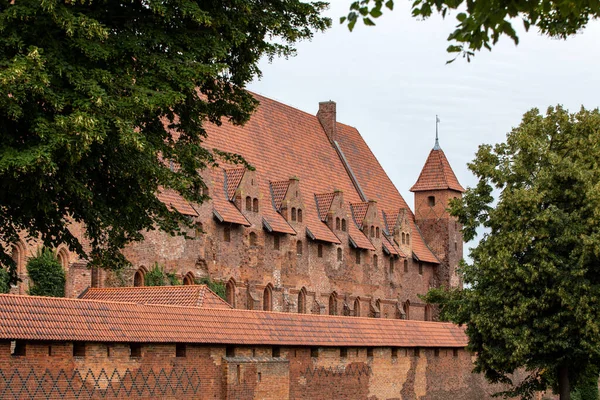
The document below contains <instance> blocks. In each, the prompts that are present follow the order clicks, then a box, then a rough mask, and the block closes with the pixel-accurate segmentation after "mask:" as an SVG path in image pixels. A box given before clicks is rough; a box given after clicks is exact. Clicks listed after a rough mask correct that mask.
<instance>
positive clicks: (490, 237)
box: [427, 106, 600, 398]
mask: <svg viewBox="0 0 600 400" xmlns="http://www.w3.org/2000/svg"><path fill="white" fill-rule="evenodd" d="M599 160H600V112H599V111H598V109H596V110H593V111H588V110H585V109H583V108H582V109H581V110H580V111H579V112H577V113H574V114H570V113H569V112H567V111H566V110H564V109H563V108H562V107H561V106H557V107H550V108H549V109H548V111H547V112H546V115H541V114H540V113H539V111H538V110H537V109H533V110H531V111H529V112H527V113H526V114H525V115H524V116H523V120H522V122H521V124H520V125H519V126H518V127H516V128H514V129H513V130H512V132H510V133H509V134H508V135H507V139H506V142H504V143H501V144H498V145H495V146H490V145H482V146H480V148H479V150H478V152H477V155H476V158H475V160H473V162H471V163H470V164H469V169H470V170H471V171H472V172H473V173H474V174H475V175H476V176H477V178H478V183H477V185H476V186H475V187H473V188H469V189H468V190H467V191H466V193H465V195H464V197H463V198H462V199H457V200H454V201H453V202H452V203H451V207H450V212H451V214H452V215H454V216H456V217H458V220H459V221H460V223H461V224H463V226H464V230H463V233H464V237H465V240H467V241H468V240H470V239H472V238H473V237H474V236H475V233H476V230H477V229H478V228H480V227H481V228H484V230H485V233H484V234H483V237H482V238H481V240H480V242H479V244H478V245H477V246H476V247H475V248H473V249H471V251H470V257H471V259H472V263H470V264H469V263H463V264H462V265H461V273H462V275H463V279H464V282H465V285H466V288H465V289H464V290H454V291H448V292H446V291H444V290H434V291H432V292H430V293H429V294H428V295H427V300H428V301H430V302H435V303H439V304H441V305H442V306H441V314H442V317H443V318H445V319H447V320H450V321H453V322H455V323H459V324H465V325H466V326H467V328H466V332H467V335H468V336H469V347H470V349H471V350H472V351H473V352H475V353H477V355H478V357H477V361H476V368H475V370H476V371H477V372H483V373H484V374H485V376H486V377H487V378H488V379H489V380H490V381H492V382H504V383H513V382H511V379H510V374H511V373H512V372H513V371H515V370H516V369H519V368H525V369H526V370H527V371H529V377H528V378H527V379H526V380H525V381H523V382H521V383H518V384H517V383H515V386H514V387H513V390H511V391H509V392H507V394H511V395H520V396H522V397H523V398H530V396H531V395H532V393H533V392H534V391H536V390H542V389H545V388H546V387H554V388H555V387H556V382H557V379H556V377H557V371H558V368H559V367H561V366H562V367H567V368H568V370H569V377H570V379H571V381H572V382H573V384H575V385H577V383H578V382H579V381H580V380H581V379H582V376H584V375H585V373H586V371H589V370H590V369H593V370H596V371H597V366H598V365H600V321H599V320H598V318H597V316H598V315H600V302H599V300H600V165H599V162H600V161H599ZM494 193H499V195H498V196H497V198H495V196H494ZM494 201H497V203H496V204H494Z"/></svg>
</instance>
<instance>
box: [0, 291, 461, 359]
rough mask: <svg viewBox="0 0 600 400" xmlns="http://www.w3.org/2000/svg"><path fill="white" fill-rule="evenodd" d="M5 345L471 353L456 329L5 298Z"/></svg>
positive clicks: (1, 333)
mask: <svg viewBox="0 0 600 400" xmlns="http://www.w3.org/2000/svg"><path fill="white" fill-rule="evenodd" d="M0 320H1V321H2V324H0V339H10V340H15V339H16V340H20V339H22V340H45V341H56V340H60V341H90V342H121V343H122V342H130V343H198V344H200V343H212V344H237V345H280V346H333V347H338V346H357V347H358V346H382V347H389V346H391V347H394V346H396V347H460V348H462V347H465V346H466V345H467V337H466V335H465V333H464V328H461V327H458V326H456V325H453V324H449V323H441V322H426V321H413V320H396V319H380V318H357V317H341V316H329V315H310V314H294V313H277V312H265V311H250V310H236V309H209V308H198V307H178V306H165V305H147V304H134V303H116V302H107V301H97V300H82V299H63V298H52V297H34V296H18V295H9V294H4V295H0Z"/></svg>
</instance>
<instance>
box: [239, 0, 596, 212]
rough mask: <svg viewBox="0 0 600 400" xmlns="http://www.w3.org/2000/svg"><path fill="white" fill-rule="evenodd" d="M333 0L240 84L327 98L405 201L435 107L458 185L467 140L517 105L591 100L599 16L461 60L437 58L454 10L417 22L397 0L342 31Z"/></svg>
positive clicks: (344, 7)
mask: <svg viewBox="0 0 600 400" xmlns="http://www.w3.org/2000/svg"><path fill="white" fill-rule="evenodd" d="M333 3H334V4H332V7H331V9H330V10H329V12H328V15H329V16H331V17H332V18H333V20H334V21H333V27H332V28H331V29H330V30H328V31H327V32H325V33H323V34H317V35H316V36H315V38H314V39H313V40H312V41H311V42H305V43H301V44H299V45H298V46H297V49H298V55H297V56H296V57H293V58H290V59H288V60H285V59H278V60H275V61H274V62H273V63H272V64H269V63H267V62H264V63H263V64H262V71H263V77H262V79H261V80H258V81H255V82H253V83H252V84H251V85H250V86H249V88H250V89H251V90H253V91H255V92H258V93H260V94H262V95H264V96H266V97H270V98H272V99H275V100H278V101H281V102H283V103H285V104H288V105H291V106H293V107H296V108H299V109H301V110H304V111H307V112H310V113H312V114H316V112H317V109H318V103H319V101H325V100H333V101H335V102H337V115H338V121H340V122H343V123H346V124H348V125H352V126H354V127H356V128H358V130H359V131H360V132H361V134H362V136H363V137H364V138H365V140H366V142H367V143H368V145H369V146H370V147H371V150H372V151H373V152H374V153H375V156H376V157H377V158H378V159H379V162H380V163H381V164H382V165H383V168H384V169H385V170H386V172H387V173H388V175H389V176H390V178H391V179H392V181H393V182H394V183H395V185H396V187H397V188H398V189H399V190H400V192H401V193H402V195H403V196H404V198H405V199H406V201H407V202H408V204H409V205H411V207H412V206H413V196H412V193H410V192H409V188H410V187H411V186H412V185H413V184H414V182H415V181H416V179H417V177H418V175H419V172H420V170H421V168H422V166H423V164H424V162H425V159H426V157H427V155H428V154H429V151H430V150H431V148H432V147H433V144H434V139H435V115H436V114H439V116H440V119H441V124H440V144H441V147H442V149H443V150H444V152H445V153H446V156H447V157H448V159H449V160H450V163H451V165H452V167H453V169H454V172H455V173H456V175H457V177H458V179H459V181H460V182H461V183H462V184H463V186H465V187H466V186H470V185H473V184H474V183H475V180H474V177H473V176H472V175H471V173H470V172H469V171H468V170H467V167H466V164H467V162H469V161H470V160H472V159H473V157H474V153H475V151H476V150H477V146H478V145H479V144H481V143H497V142H499V141H503V140H504V138H505V135H506V133H507V132H509V131H510V129H511V128H512V127H514V126H517V125H518V124H519V122H520V120H521V116H522V115H523V113H525V111H527V110H529V109H531V108H532V107H538V108H539V109H541V110H544V111H545V110H546V108H547V107H548V106H549V105H556V104H559V103H560V104H563V105H564V106H565V107H567V108H568V109H569V110H571V111H576V110H577V109H579V107H581V105H584V106H585V107H586V108H596V107H598V106H599V105H600V73H599V70H600V67H599V64H600V63H599V62H600V52H598V43H597V41H598V40H600V23H597V22H596V23H592V24H590V25H589V26H588V28H587V29H586V30H585V31H584V32H583V33H581V34H579V35H577V36H575V37H572V38H570V39H568V40H567V41H559V40H553V39H549V38H547V37H545V36H540V35H539V34H538V33H536V32H533V31H531V32H529V33H524V32H523V31H522V30H521V31H520V35H519V36H520V44H519V45H518V46H515V45H514V44H513V43H512V41H511V40H510V39H508V38H504V39H502V40H501V41H500V42H499V43H498V44H497V45H496V46H495V47H494V48H493V51H492V52H491V53H490V52H488V51H484V52H481V53H480V54H477V55H476V56H475V58H474V59H473V60H472V61H471V63H467V62H466V60H463V59H458V60H456V61H455V62H454V63H453V64H450V65H446V64H445V62H446V60H448V59H449V58H450V57H449V55H448V54H447V53H446V51H445V49H446V47H447V46H448V42H447V41H446V37H447V36H448V34H449V33H450V32H451V31H452V30H453V28H454V25H455V18H454V16H450V17H448V18H446V20H443V19H441V17H437V16H436V17H432V18H431V19H428V20H426V21H417V20H415V19H413V18H411V17H410V10H409V3H410V2H400V1H397V2H396V9H395V10H394V11H393V12H389V11H386V12H385V13H384V15H383V16H382V17H381V18H379V19H378V20H377V26H375V27H366V26H364V25H362V24H357V27H356V28H355V30H354V32H352V33H351V32H349V31H348V29H347V28H346V27H345V26H341V25H340V24H339V17H340V16H342V15H344V14H345V13H347V11H348V6H349V4H350V0H347V1H346V0H343V1H342V0H337V1H336V0H333ZM515 25H516V24H515Z"/></svg>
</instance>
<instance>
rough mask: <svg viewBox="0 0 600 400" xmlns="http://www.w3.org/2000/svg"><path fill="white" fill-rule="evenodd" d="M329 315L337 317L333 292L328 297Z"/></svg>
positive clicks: (335, 297) (335, 299) (335, 296)
mask: <svg viewBox="0 0 600 400" xmlns="http://www.w3.org/2000/svg"><path fill="white" fill-rule="evenodd" d="M329 315H337V294H336V293H335V292H333V293H331V294H330V295H329Z"/></svg>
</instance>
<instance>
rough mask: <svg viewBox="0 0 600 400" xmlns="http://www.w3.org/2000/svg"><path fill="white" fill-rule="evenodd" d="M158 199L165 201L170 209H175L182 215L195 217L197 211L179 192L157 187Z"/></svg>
mask: <svg viewBox="0 0 600 400" xmlns="http://www.w3.org/2000/svg"><path fill="white" fill-rule="evenodd" d="M156 197H158V199H159V200H160V201H162V202H163V203H165V205H166V206H167V207H168V208H170V209H175V210H177V211H179V212H180V213H181V214H183V215H189V216H192V217H197V216H198V213H197V212H196V210H195V209H194V207H192V205H191V204H190V203H189V202H188V201H187V200H186V199H184V198H183V197H182V196H181V195H180V194H179V193H177V192H176V191H174V190H172V189H167V190H165V189H159V192H158V194H157V196H156Z"/></svg>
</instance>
